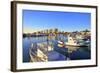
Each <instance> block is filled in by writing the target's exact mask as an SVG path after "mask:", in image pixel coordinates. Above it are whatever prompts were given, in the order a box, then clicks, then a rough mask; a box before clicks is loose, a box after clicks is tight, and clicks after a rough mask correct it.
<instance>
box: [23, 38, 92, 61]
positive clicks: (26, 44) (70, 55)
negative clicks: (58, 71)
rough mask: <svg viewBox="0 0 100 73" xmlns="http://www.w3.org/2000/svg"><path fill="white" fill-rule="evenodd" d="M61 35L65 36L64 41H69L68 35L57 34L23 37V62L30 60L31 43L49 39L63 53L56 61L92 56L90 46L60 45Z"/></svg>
mask: <svg viewBox="0 0 100 73" xmlns="http://www.w3.org/2000/svg"><path fill="white" fill-rule="evenodd" d="M61 37H63V38H64V39H63V40H64V41H67V37H66V36H56V37H52V38H51V37H50V38H49V39H48V37H47V36H44V37H30V38H27V37H26V38H23V62H30V56H29V48H30V46H31V43H41V42H47V39H48V40H49V42H52V43H53V47H54V51H55V52H57V53H58V54H60V55H61V56H60V57H59V59H56V60H55V61H57V60H58V61H60V60H81V59H90V58H91V51H90V47H72V46H58V40H59V39H58V38H61ZM54 56H55V55H54ZM52 57H53V56H52ZM63 57H64V58H63Z"/></svg>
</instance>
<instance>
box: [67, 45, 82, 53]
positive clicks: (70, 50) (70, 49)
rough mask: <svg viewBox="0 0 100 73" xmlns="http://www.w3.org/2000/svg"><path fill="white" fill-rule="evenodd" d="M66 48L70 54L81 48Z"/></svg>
mask: <svg viewBox="0 0 100 73" xmlns="http://www.w3.org/2000/svg"><path fill="white" fill-rule="evenodd" d="M65 48H68V53H72V52H73V51H76V50H77V49H79V48H80V47H76V46H65Z"/></svg>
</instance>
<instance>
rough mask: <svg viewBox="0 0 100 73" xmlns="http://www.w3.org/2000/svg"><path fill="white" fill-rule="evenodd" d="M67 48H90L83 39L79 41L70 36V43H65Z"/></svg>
mask: <svg viewBox="0 0 100 73" xmlns="http://www.w3.org/2000/svg"><path fill="white" fill-rule="evenodd" d="M65 45H67V46H78V47H82V46H83V47H85V46H88V44H87V42H86V41H84V40H82V39H77V38H74V37H71V36H68V41H67V42H65Z"/></svg>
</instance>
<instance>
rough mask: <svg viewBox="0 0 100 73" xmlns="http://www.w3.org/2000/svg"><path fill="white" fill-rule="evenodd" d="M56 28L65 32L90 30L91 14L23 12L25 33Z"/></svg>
mask: <svg viewBox="0 0 100 73" xmlns="http://www.w3.org/2000/svg"><path fill="white" fill-rule="evenodd" d="M55 28H58V30H60V31H65V32H73V31H82V30H85V29H89V30H90V28H91V14H90V13H82V12H81V13H80V12H58V11H37V10H23V32H24V33H32V32H36V31H41V30H45V29H55Z"/></svg>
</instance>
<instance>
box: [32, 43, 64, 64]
mask: <svg viewBox="0 0 100 73" xmlns="http://www.w3.org/2000/svg"><path fill="white" fill-rule="evenodd" d="M30 59H31V62H47V61H55V60H59V59H62V60H64V59H65V56H63V55H62V54H60V53H58V52H56V51H54V48H53V46H52V45H50V44H49V45H48V44H47V43H44V42H42V43H36V44H32V45H31V48H30Z"/></svg>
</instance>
